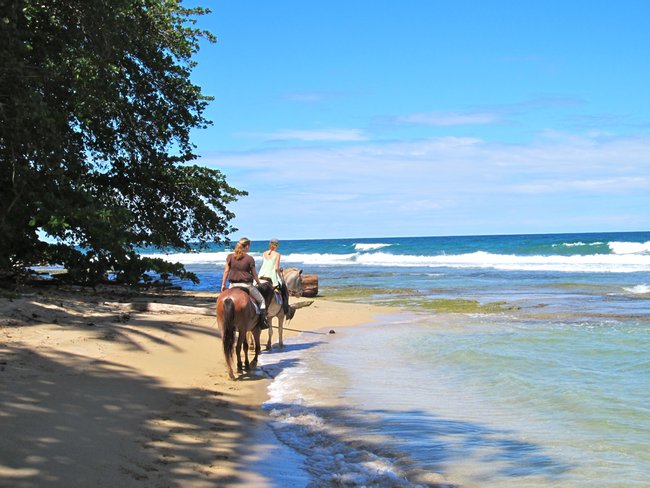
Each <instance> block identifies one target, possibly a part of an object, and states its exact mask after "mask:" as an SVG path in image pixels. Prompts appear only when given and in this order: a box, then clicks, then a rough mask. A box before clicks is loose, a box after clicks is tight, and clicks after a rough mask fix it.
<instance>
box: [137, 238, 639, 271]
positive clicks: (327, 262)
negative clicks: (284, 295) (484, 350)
mask: <svg viewBox="0 0 650 488" xmlns="http://www.w3.org/2000/svg"><path fill="white" fill-rule="evenodd" d="M610 244H611V243H610ZM625 244H632V243H625ZM645 244H647V245H648V246H650V242H648V243H645ZM228 254H229V252H228V251H222V252H202V253H186V254H184V253H176V254H162V253H161V254H149V255H148V256H149V257H158V258H161V259H164V260H166V261H170V262H174V263H176V262H179V263H183V264H185V265H200V264H214V265H217V266H219V265H223V263H225V261H226V256H227V255H228ZM251 256H253V258H254V259H256V260H259V259H261V255H257V254H255V253H251ZM282 263H283V265H285V266H290V265H302V266H304V265H307V266H355V265H356V266H379V267H428V268H491V269H498V270H503V271H556V272H592V273H632V272H641V271H643V272H649V271H650V253H648V254H644V253H641V252H636V253H633V252H625V253H624V252H617V253H614V254H588V255H571V256H563V255H552V256H542V255H535V256H522V255H515V254H495V253H489V252H485V251H477V252H473V253H466V254H442V255H436V256H425V255H402V254H391V253H387V252H356V253H347V254H335V253H323V254H321V253H292V254H287V255H285V256H283V257H282Z"/></svg>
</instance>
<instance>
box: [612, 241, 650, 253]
mask: <svg viewBox="0 0 650 488" xmlns="http://www.w3.org/2000/svg"><path fill="white" fill-rule="evenodd" d="M607 245H608V246H609V248H610V249H611V251H612V252H613V253H614V254H650V241H646V242H617V241H613V242H609V243H608V244H607Z"/></svg>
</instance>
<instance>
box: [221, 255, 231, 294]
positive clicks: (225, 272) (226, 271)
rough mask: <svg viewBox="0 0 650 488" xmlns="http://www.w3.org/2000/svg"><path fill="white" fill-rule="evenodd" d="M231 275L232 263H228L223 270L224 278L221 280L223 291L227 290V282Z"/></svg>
mask: <svg viewBox="0 0 650 488" xmlns="http://www.w3.org/2000/svg"><path fill="white" fill-rule="evenodd" d="M229 274H230V262H229V261H226V267H225V268H224V269H223V278H222V279H221V291H224V290H225V289H226V280H227V279H228V275H229Z"/></svg>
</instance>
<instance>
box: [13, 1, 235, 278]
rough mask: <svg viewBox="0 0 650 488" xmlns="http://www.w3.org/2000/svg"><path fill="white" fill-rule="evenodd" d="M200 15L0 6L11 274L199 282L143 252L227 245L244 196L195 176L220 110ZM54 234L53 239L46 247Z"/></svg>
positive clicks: (176, 6) (160, 8)
mask: <svg viewBox="0 0 650 488" xmlns="http://www.w3.org/2000/svg"><path fill="white" fill-rule="evenodd" d="M207 12H208V10H206V9H203V8H200V7H199V8H191V9H188V8H184V7H183V6H182V4H181V2H180V0H111V1H107V0H47V1H42V0H0V165H1V166H0V275H5V276H7V275H9V274H11V273H16V272H17V271H20V270H24V269H25V268H26V267H28V266H31V265H34V264H39V263H49V264H62V265H63V266H65V267H66V268H67V269H68V271H69V272H68V276H69V278H70V279H72V280H74V281H75V282H80V283H96V282H98V281H101V280H103V279H105V276H106V275H107V273H114V277H115V279H116V280H117V281H120V282H126V283H135V282H137V281H139V280H141V279H142V278H143V277H144V276H145V274H146V272H147V271H154V272H158V273H168V274H172V275H176V276H181V277H189V278H191V279H194V278H195V277H194V276H193V275H191V273H187V272H186V271H185V269H184V268H183V266H182V265H180V264H171V263H166V262H165V261H162V260H155V259H148V258H146V257H143V256H140V255H139V254H138V252H137V249H138V248H141V247H143V246H156V247H160V248H174V249H177V250H185V251H186V250H189V249H190V248H191V245H192V243H198V244H199V246H201V245H205V244H206V243H208V242H212V241H216V242H221V241H223V240H226V241H227V238H228V235H229V234H230V233H232V232H233V231H234V230H236V229H234V228H233V227H232V226H231V225H230V222H231V220H232V219H233V218H234V214H233V213H232V212H231V211H229V210H228V208H227V206H228V204H230V203H232V202H233V201H235V200H236V199H237V198H238V197H240V196H242V195H245V194H246V192H243V191H240V190H237V189H236V188H233V187H231V186H229V185H228V184H227V182H226V180H225V178H224V176H223V174H222V173H221V172H220V171H218V170H216V169H208V168H205V167H200V166H197V165H193V164H191V162H192V161H193V160H195V159H196V155H195V154H194V153H193V149H194V146H193V144H192V143H191V142H190V131H191V130H192V129H194V128H205V127H207V126H208V124H209V122H208V121H207V120H206V119H205V118H204V117H203V112H204V110H205V108H206V105H207V103H208V101H209V98H208V97H205V96H204V95H203V94H202V93H201V89H200V87H198V86H196V85H194V84H193V83H192V82H191V81H190V74H191V70H192V68H193V67H194V65H195V63H194V61H193V60H192V57H193V55H194V54H195V53H196V52H197V51H198V49H199V42H200V40H201V39H206V40H208V41H210V42H214V40H215V39H214V37H213V36H212V34H210V33H209V32H207V31H203V30H200V29H198V28H196V27H195V25H196V24H195V23H196V19H197V18H198V16H200V15H203V14H205V13H207ZM44 234H46V235H48V236H49V237H50V238H49V239H46V240H43V239H41V236H43V235H44Z"/></svg>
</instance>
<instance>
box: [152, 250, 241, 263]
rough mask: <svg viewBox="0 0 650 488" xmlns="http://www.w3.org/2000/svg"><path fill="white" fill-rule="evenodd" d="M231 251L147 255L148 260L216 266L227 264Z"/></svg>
mask: <svg viewBox="0 0 650 488" xmlns="http://www.w3.org/2000/svg"><path fill="white" fill-rule="evenodd" d="M230 252H231V251H221V252H190V253H170V254H165V253H156V254H146V257H148V258H160V259H163V260H165V261H169V262H171V263H182V264H214V263H225V262H226V257H227V256H228V254H230Z"/></svg>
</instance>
